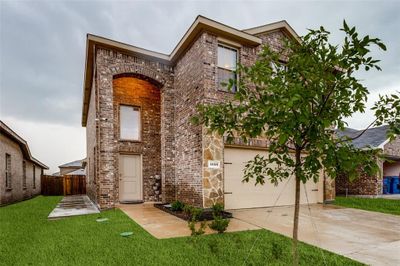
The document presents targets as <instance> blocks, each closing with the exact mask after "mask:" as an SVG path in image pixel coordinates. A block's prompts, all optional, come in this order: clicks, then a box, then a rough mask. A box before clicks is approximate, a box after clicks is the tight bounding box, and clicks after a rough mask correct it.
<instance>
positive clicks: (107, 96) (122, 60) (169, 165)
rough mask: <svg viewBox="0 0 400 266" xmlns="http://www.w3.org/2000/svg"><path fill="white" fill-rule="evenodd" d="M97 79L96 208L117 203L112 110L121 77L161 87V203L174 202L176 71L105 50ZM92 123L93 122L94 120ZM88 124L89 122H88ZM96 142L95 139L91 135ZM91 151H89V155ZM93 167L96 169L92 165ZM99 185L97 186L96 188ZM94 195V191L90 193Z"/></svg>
mask: <svg viewBox="0 0 400 266" xmlns="http://www.w3.org/2000/svg"><path fill="white" fill-rule="evenodd" d="M95 68H96V69H95V73H96V75H95V78H96V82H95V84H96V87H95V91H96V93H97V96H96V97H97V99H98V102H97V104H98V106H97V112H96V114H97V116H96V118H97V119H98V121H97V122H96V139H97V141H95V142H96V147H95V149H96V154H97V156H94V159H97V162H96V165H97V167H94V168H95V171H96V174H95V176H94V178H95V180H96V181H95V182H96V186H95V187H97V193H96V194H97V197H96V198H94V197H93V196H92V199H95V200H96V202H97V204H98V205H99V206H100V207H101V208H102V209H107V208H113V207H114V206H115V203H118V191H117V189H118V187H117V184H118V173H119V172H118V154H119V147H118V140H117V139H115V130H116V128H115V125H116V123H115V121H114V119H115V117H114V107H113V77H114V76H116V75H120V74H138V75H141V76H144V77H146V78H147V79H151V80H154V82H155V83H158V84H160V87H161V173H162V184H161V186H162V187H161V191H162V199H163V200H167V201H168V199H173V198H174V193H175V192H174V189H175V188H174V167H173V164H174V148H173V147H174V127H173V125H174V98H173V96H174V89H173V69H172V67H170V66H168V65H165V64H162V63H160V62H154V61H149V60H146V59H141V58H137V57H135V56H131V55H125V54H122V53H120V52H117V51H112V50H108V49H105V48H100V47H99V48H97V50H96V61H95ZM92 119H93V118H92ZM88 123H89V121H88ZM88 138H89V139H88V141H89V142H91V143H92V142H93V138H94V136H92V135H89V136H88ZM89 152H91V151H88V153H89ZM91 164H93V165H94V163H93V162H91ZM97 183H98V184H97ZM91 191H93V189H91Z"/></svg>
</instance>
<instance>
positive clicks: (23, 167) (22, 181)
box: [0, 121, 49, 205]
mask: <svg viewBox="0 0 400 266" xmlns="http://www.w3.org/2000/svg"><path fill="white" fill-rule="evenodd" d="M43 169H49V168H48V167H47V166H46V165H44V164H43V163H41V162H39V161H38V160H37V159H35V158H34V157H32V155H31V153H30V151H29V147H28V143H27V142H26V141H25V140H24V139H22V138H21V137H20V136H18V135H17V133H15V132H14V131H13V130H12V129H10V128H9V127H8V126H7V125H6V124H5V123H3V122H2V121H0V205H3V204H9V203H13V202H17V201H21V200H24V199H29V198H32V197H33V196H36V195H39V194H40V191H41V186H40V185H41V183H40V181H41V176H42V175H43Z"/></svg>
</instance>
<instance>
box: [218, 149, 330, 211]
mask: <svg viewBox="0 0 400 266" xmlns="http://www.w3.org/2000/svg"><path fill="white" fill-rule="evenodd" d="M257 154H261V155H264V156H265V155H267V153H266V152H265V151H261V150H251V149H239V148H225V152H224V191H225V208H226V209H241V208H255V207H268V206H284V205H293V204H294V200H295V178H294V176H293V177H292V178H290V180H283V181H282V182H280V183H279V185H278V186H274V185H273V184H271V183H270V182H269V181H266V182H265V184H264V185H260V184H258V185H257V186H255V185H254V184H255V180H250V181H249V183H242V180H243V169H244V166H245V164H246V162H247V161H249V160H251V159H253V158H254V157H255V156H256V155H257ZM322 182H323V180H322V177H321V178H320V180H319V182H318V183H317V184H316V183H314V182H313V181H312V180H311V181H309V182H307V183H306V190H307V195H308V201H309V202H310V203H317V202H321V201H322V189H323V188H322ZM286 183H287V185H286V186H285V184H286ZM279 195H280V196H279ZM278 197H279V199H278ZM277 199H278V200H277ZM300 201H301V203H307V199H306V195H305V191H304V185H303V184H302V185H301V198H300Z"/></svg>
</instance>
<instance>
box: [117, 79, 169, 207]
mask: <svg viewBox="0 0 400 266" xmlns="http://www.w3.org/2000/svg"><path fill="white" fill-rule="evenodd" d="M113 89H114V93H113V94H114V98H113V106H114V129H115V130H114V139H115V140H118V147H117V149H118V153H119V154H140V155H141V156H142V164H143V170H142V175H143V199H144V201H159V200H160V198H159V196H161V194H159V192H160V191H161V136H160V135H161V120H160V103H161V99H160V89H159V88H158V87H157V86H156V85H154V84H151V83H150V82H149V81H146V80H143V79H140V78H137V77H135V76H132V77H129V76H127V77H118V76H116V77H114V80H113ZM121 105H128V106H135V107H139V110H140V116H141V122H140V125H141V132H140V140H139V141H127V140H121V139H120V118H119V113H120V112H119V107H120V106H121ZM117 160H118V158H117ZM118 192H119V182H116V183H115V197H116V198H117V199H118V198H119V195H118Z"/></svg>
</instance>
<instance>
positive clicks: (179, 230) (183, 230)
mask: <svg viewBox="0 0 400 266" xmlns="http://www.w3.org/2000/svg"><path fill="white" fill-rule="evenodd" d="M117 207H118V208H119V209H121V210H122V211H123V212H124V213H125V214H126V215H128V216H129V217H130V218H131V219H132V220H134V221H135V222H136V223H138V224H139V225H140V226H141V227H142V228H143V229H144V230H146V231H147V232H149V233H150V234H151V235H153V236H154V237H155V238H158V239H162V238H171V237H182V236H190V230H189V228H188V225H187V222H186V221H184V220H182V219H180V218H178V217H176V216H174V215H171V214H169V213H166V212H164V211H162V210H160V209H157V208H156V207H154V206H153V204H152V203H142V204H120V205H118V206H117ZM256 229H260V227H258V226H256V225H252V224H249V223H247V222H244V221H241V220H238V219H235V218H232V219H231V221H230V223H229V226H228V229H227V232H236V231H245V230H256ZM212 233H215V232H214V231H212V230H211V229H210V228H208V227H207V229H206V234H212Z"/></svg>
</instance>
